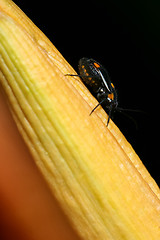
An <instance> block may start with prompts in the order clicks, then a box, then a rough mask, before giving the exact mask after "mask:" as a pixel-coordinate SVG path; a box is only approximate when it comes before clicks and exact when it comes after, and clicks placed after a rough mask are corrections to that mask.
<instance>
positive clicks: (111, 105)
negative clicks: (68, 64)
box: [66, 57, 118, 126]
mask: <svg viewBox="0 0 160 240" xmlns="http://www.w3.org/2000/svg"><path fill="white" fill-rule="evenodd" d="M78 69H79V75H74V74H66V75H67V76H79V77H80V78H81V79H82V81H83V83H84V84H85V85H86V87H87V88H88V89H89V90H90V92H91V93H92V95H93V96H95V98H96V99H97V100H98V102H99V103H98V104H97V105H96V106H95V107H94V108H93V109H92V111H91V113H90V115H91V114H92V113H93V112H94V111H95V110H96V109H97V107H98V106H99V105H102V106H103V108H104V109H105V110H109V114H108V120H107V126H108V124H109V121H110V118H111V116H112V114H113V112H114V111H115V110H116V109H117V106H118V101H117V92H116V90H115V87H114V85H113V83H112V82H111V80H110V77H109V74H108V72H107V70H106V69H105V68H104V67H103V66H102V65H101V64H100V63H99V62H97V61H95V60H94V59H92V58H85V57H83V58H81V59H80V60H79V64H78Z"/></svg>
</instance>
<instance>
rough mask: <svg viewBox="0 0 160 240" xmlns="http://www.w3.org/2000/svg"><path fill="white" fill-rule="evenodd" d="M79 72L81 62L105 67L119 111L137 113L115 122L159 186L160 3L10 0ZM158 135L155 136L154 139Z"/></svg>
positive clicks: (119, 117)
mask: <svg viewBox="0 0 160 240" xmlns="http://www.w3.org/2000/svg"><path fill="white" fill-rule="evenodd" d="M14 2H15V3H16V4H17V5H18V6H19V7H20V8H21V9H22V10H23V11H24V12H25V13H26V14H27V15H28V16H29V17H30V18H31V20H32V21H33V22H34V23H35V24H36V25H37V26H38V27H39V28H40V29H41V30H42V31H43V32H44V33H45V34H46V35H47V37H48V38H49V39H50V40H51V41H52V42H53V44H54V45H55V46H56V47H57V48H58V50H59V51H60V52H61V53H62V55H63V56H64V57H65V58H66V60H67V61H68V62H69V63H70V64H71V65H72V66H73V67H74V68H75V69H76V70H77V64H78V60H79V59H80V58H81V57H92V58H94V59H96V60H97V61H99V62H100V63H101V64H103V65H104V66H105V67H106V68H107V70H108V72H109V74H110V76H111V79H112V81H113V83H114V85H115V87H116V89H117V92H118V98H119V106H120V107H123V108H130V109H140V110H142V111H144V112H145V113H146V114H143V113H129V115H130V116H132V117H133V118H134V120H135V121H136V124H137V126H138V129H136V127H135V125H134V124H133V122H132V121H130V119H129V118H126V117H124V116H123V115H120V114H118V113H117V114H115V117H114V121H115V123H116V124H117V125H118V127H119V128H120V129H121V131H122V132H123V133H124V135H125V136H126V138H127V139H128V141H129V142H130V143H131V144H132V146H133V148H134V149H135V151H136V152H137V153H138V155H139V156H140V158H141V160H142V161H143V163H144V164H145V166H146V167H147V169H148V170H149V172H150V173H151V175H152V176H153V178H154V179H155V180H156V182H157V183H158V184H159V185H160V175H159V173H158V168H159V154H158V150H157V147H158V144H157V142H158V141H159V138H158V135H159V132H158V131H159V127H158V120H159V111H158V110H159V99H158V96H159V93H158V89H159V88H160V87H159V85H158V84H159V82H158V80H159V79H160V68H159V59H160V58H159V56H160V14H159V12H160V1H156V0H149V1H147V0H130V1H128V0H121V1H119V0H105V1H104V0H95V1H89V0H86V1H84V0H81V1H53V2H52V1H50V0H45V1H37V3H36V2H33V1H31V0H15V1H14ZM156 133H158V134H156Z"/></svg>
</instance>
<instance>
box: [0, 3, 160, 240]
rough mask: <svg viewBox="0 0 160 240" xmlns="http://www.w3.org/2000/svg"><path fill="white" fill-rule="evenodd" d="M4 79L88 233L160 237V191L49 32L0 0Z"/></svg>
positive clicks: (49, 174) (39, 155) (50, 175)
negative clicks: (56, 46) (53, 43)
mask: <svg viewBox="0 0 160 240" xmlns="http://www.w3.org/2000/svg"><path fill="white" fill-rule="evenodd" d="M0 70H1V74H0V81H1V84H2V86H3V88H4V91H5V92H6V95H7V97H8V100H9V103H10V106H11V110H12V113H13V116H14V118H15V121H16V124H17V126H18V128H19V131H20V133H21V134H22V136H23V138H24V140H25V142H26V144H27V145H28V147H29V149H30V151H31V153H32V155H33V158H34V160H35V161H36V164H37V166H38V167H39V169H40V170H41V172H42V174H43V175H44V177H45V179H46V181H47V182H48V184H49V186H50V188H51V190H52V192H53V194H54V195H55V196H56V198H57V199H58V201H59V203H60V204H61V206H62V208H63V209H64V211H65V213H66V214H67V216H68V218H69V219H70V221H71V223H72V225H73V226H74V228H75V229H76V230H77V232H78V233H79V235H80V236H81V237H82V238H83V239H85V240H86V239H101V240H103V239H104V240H122V239H123V240H124V239H127V240H132V239H133V240H147V239H148V240H151V239H152V240H158V239H160V200H159V196H160V191H159V188H158V186H157V185H156V183H155V181H154V180H153V179H152V178H151V176H150V174H149V173H148V172H147V170H146V169H145V167H144V165H143V164H142V162H141V161H140V159H139V158H138V156H137V155H136V153H135V152H134V150H133V149H132V147H131V146H130V144H129V143H128V142H127V140H126V139H125V137H124V136H123V134H122V133H121V132H120V131H119V129H118V128H117V127H116V126H115V125H114V123H113V122H112V121H110V123H109V127H108V128H107V127H106V121H107V115H106V113H105V112H104V111H103V110H102V109H101V108H98V109H97V110H96V111H95V112H94V113H93V114H92V115H91V116H89V113H90V112H91V110H92V109H93V107H94V106H96V104H97V102H96V100H95V99H94V98H93V97H92V96H91V94H90V93H89V92H88V90H87V89H86V88H85V87H84V85H83V84H82V83H81V81H80V79H78V78H77V77H67V76H65V74H68V73H70V74H74V73H75V72H74V70H73V69H72V67H71V66H70V65H69V64H68V63H67V62H66V61H65V59H64V58H63V57H62V56H61V54H60V53H59V52H58V51H57V49H56V48H55V47H54V46H53V45H52V43H51V42H50V41H49V40H48V39H47V38H46V37H45V35H44V34H43V33H42V32H41V31H40V30H39V29H38V28H37V27H36V26H35V25H34V24H33V23H32V22H31V21H30V20H29V19H28V18H27V17H26V16H25V14H24V13H23V12H22V11H21V10H20V9H19V8H18V7H17V6H16V5H15V4H14V3H13V2H12V1H10V0H0Z"/></svg>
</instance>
